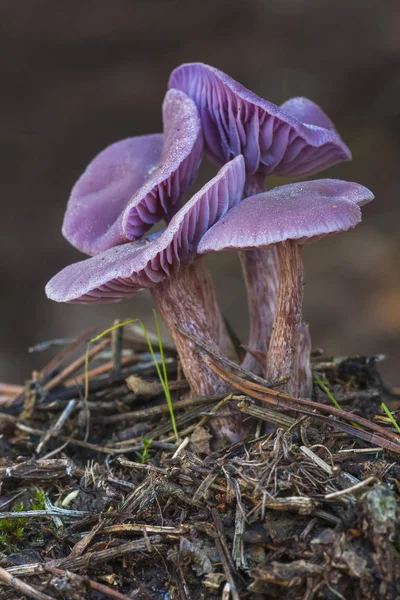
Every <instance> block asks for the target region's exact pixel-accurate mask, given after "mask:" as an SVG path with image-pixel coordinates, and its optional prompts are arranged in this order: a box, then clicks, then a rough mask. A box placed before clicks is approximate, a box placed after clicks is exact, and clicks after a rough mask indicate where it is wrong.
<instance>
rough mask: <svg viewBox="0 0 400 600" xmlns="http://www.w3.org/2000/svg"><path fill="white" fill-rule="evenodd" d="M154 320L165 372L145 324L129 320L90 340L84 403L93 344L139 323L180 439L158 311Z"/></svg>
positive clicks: (175, 432)
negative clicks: (114, 332)
mask: <svg viewBox="0 0 400 600" xmlns="http://www.w3.org/2000/svg"><path fill="white" fill-rule="evenodd" d="M154 320H155V323H156V329H157V337H158V344H159V351H160V357H161V364H162V367H163V371H162V372H161V369H160V365H159V364H158V361H157V359H156V355H155V353H154V349H153V345H152V343H151V341H150V338H149V335H148V333H147V330H146V327H145V326H144V324H143V322H142V321H141V320H140V319H129V320H128V321H123V322H122V323H116V324H115V325H113V326H112V327H108V328H107V329H105V330H104V331H102V332H101V333H99V334H98V335H96V336H95V337H94V338H92V339H91V340H89V341H88V343H87V346H86V355H85V395H84V403H87V400H88V396H89V350H90V346H91V344H94V343H95V342H98V341H99V340H101V338H103V337H104V336H106V335H107V334H109V333H111V332H112V331H114V330H115V329H118V328H119V327H124V326H125V325H131V324H132V323H139V325H140V327H141V329H142V332H143V335H144V338H145V340H146V342H147V345H148V348H149V352H150V355H151V358H152V360H153V362H154V366H155V368H156V371H157V376H158V378H159V380H160V383H161V385H162V388H163V391H164V394H165V398H166V400H167V404H168V408H169V413H170V416H171V424H172V429H173V432H174V435H175V437H176V439H179V434H178V430H177V427H176V421H175V416H174V407H173V403H172V398H171V392H170V389H169V385H168V374H167V366H166V364H165V357H164V349H163V345H162V340H161V333H160V327H159V323H158V318H157V313H156V311H154Z"/></svg>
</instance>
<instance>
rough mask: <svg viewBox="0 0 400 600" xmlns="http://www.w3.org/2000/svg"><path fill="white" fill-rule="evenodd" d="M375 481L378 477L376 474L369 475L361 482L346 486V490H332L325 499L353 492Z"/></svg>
mask: <svg viewBox="0 0 400 600" xmlns="http://www.w3.org/2000/svg"><path fill="white" fill-rule="evenodd" d="M374 481H376V477H374V476H371V477H367V479H364V481H360V482H359V483H356V484H354V485H352V486H350V487H348V488H346V489H345V490H339V491H338V492H332V493H331V494H326V495H325V499H326V500H329V499H330V498H337V496H343V494H351V493H352V492H354V491H356V490H359V489H361V488H363V487H365V486H366V485H369V484H370V483H373V482H374Z"/></svg>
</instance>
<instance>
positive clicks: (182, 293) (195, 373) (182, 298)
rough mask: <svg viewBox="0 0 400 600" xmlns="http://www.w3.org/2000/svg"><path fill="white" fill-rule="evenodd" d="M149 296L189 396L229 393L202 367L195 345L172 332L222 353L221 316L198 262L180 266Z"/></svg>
mask: <svg viewBox="0 0 400 600" xmlns="http://www.w3.org/2000/svg"><path fill="white" fill-rule="evenodd" d="M150 292H151V295H152V298H153V300H154V303H155V304H156V306H157V308H158V310H159V311H160V313H161V316H162V318H163V320H164V323H165V325H166V327H167V328H168V330H169V332H170V334H171V336H172V338H173V340H174V343H175V346H176V349H177V351H178V354H179V357H180V360H181V364H182V369H183V371H184V373H185V376H186V379H187V381H188V383H189V384H190V388H191V390H192V394H193V395H196V396H199V395H204V396H213V395H217V394H224V393H225V392H229V387H228V385H227V384H226V383H224V382H223V381H222V380H221V379H219V378H218V377H217V376H216V375H214V374H213V373H212V372H211V371H210V370H209V369H208V368H207V367H205V365H204V362H203V360H202V358H201V356H200V354H199V352H198V348H197V347H196V345H195V344H194V343H193V342H192V341H191V340H190V339H189V338H187V337H186V336H185V335H184V334H183V333H180V332H179V331H178V330H177V329H176V327H179V328H180V329H183V330H185V331H187V332H188V333H189V334H191V335H192V336H193V337H195V338H197V339H200V340H202V341H204V342H205V343H206V344H208V345H209V346H211V347H212V348H215V350H216V351H217V352H219V353H222V354H225V352H226V349H227V344H228V340H227V336H226V333H225V331H224V324H223V320H222V316H221V313H220V310H219V307H218V304H217V301H216V298H215V294H214V289H213V284H212V281H211V277H210V275H209V273H208V271H207V270H206V268H205V266H204V264H203V261H202V259H198V260H196V261H195V262H193V263H191V264H189V265H187V266H184V267H183V268H181V269H180V270H179V271H178V272H177V273H175V274H173V275H171V276H170V277H168V278H167V279H165V280H164V281H162V282H161V283H159V284H157V285H156V286H154V287H152V288H151V289H150Z"/></svg>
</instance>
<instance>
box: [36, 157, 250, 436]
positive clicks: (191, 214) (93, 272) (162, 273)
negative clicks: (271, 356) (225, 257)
mask: <svg viewBox="0 0 400 600" xmlns="http://www.w3.org/2000/svg"><path fill="white" fill-rule="evenodd" d="M244 180H245V172H244V161H243V157H242V156H238V157H236V158H235V159H234V160H232V161H231V162H229V163H228V164H226V165H225V166H224V167H222V169H220V171H219V172H218V174H217V175H216V176H215V177H214V178H213V179H212V180H211V181H209V182H208V183H207V184H206V185H205V186H204V187H203V188H202V189H201V190H200V191H199V192H198V193H197V194H195V196H193V197H192V198H191V199H190V200H189V201H188V202H187V203H186V204H185V205H184V206H183V207H182V208H181V209H180V210H179V211H178V212H177V213H176V214H175V215H174V216H173V217H172V219H171V220H170V222H169V224H168V225H167V227H166V228H165V229H164V230H163V231H162V232H160V233H156V234H153V235H151V236H149V237H148V238H142V239H140V240H137V241H135V242H130V243H127V244H122V245H119V246H115V247H113V248H110V249H109V250H106V251H105V252H103V253H102V254H98V255H97V256H95V257H93V258H89V259H87V260H84V261H81V262H78V263H75V264H73V265H70V266H69V267H66V268H65V269H63V270H62V271H61V272H60V273H58V274H57V275H56V276H55V277H53V279H51V281H50V282H49V283H48V284H47V286H46V294H47V296H48V297H49V298H50V299H51V300H55V301H56V302H70V303H105V302H118V301H119V300H123V299H125V298H130V297H132V296H134V295H135V294H136V293H137V292H139V291H140V290H143V289H145V288H149V289H150V293H151V295H152V298H153V300H154V303H155V304H156V306H157V308H158V310H159V312H160V313H161V315H162V317H163V320H164V322H165V324H166V326H167V328H168V330H169V331H170V333H171V336H172V338H173V340H174V342H175V345H176V348H177V350H178V353H179V356H180V359H181V363H182V368H183V371H184V373H185V376H186V378H187V380H188V382H189V384H190V388H191V391H192V393H193V394H194V395H206V396H210V395H215V394H224V393H225V392H227V391H228V390H229V388H228V386H227V385H226V384H225V383H224V382H223V381H222V380H221V379H219V378H218V377H216V376H215V375H214V374H213V373H212V372H211V371H210V370H209V369H208V368H207V367H206V366H205V365H204V363H203V361H202V359H201V357H200V356H199V354H198V352H197V349H196V347H195V345H194V344H193V343H192V342H191V341H190V340H189V339H188V338H187V337H186V336H184V335H183V334H181V333H180V332H179V331H177V329H176V327H177V326H178V327H180V328H182V329H184V330H186V331H187V332H188V333H190V334H192V335H193V336H195V337H196V338H199V339H201V340H203V341H205V342H206V343H207V344H208V345H209V346H211V347H213V348H215V349H216V351H218V352H222V353H224V352H225V350H226V348H225V340H226V336H225V333H224V325H223V320H222V316H221V314H220V311H219V308H218V305H217V302H216V299H215V295H214V290H213V285H212V281H211V278H210V276H209V274H208V272H207V270H206V268H205V267H204V265H203V261H202V259H199V257H198V253H197V247H198V243H199V241H200V240H201V238H202V237H203V235H204V234H205V233H206V232H207V231H208V229H210V227H212V226H213V225H214V224H215V223H217V222H218V221H219V219H221V218H222V217H223V216H224V215H225V214H226V213H227V212H228V211H229V210H230V209H232V207H234V206H236V205H237V204H238V203H239V202H240V200H241V198H242V194H243V186H244ZM196 259H197V260H196ZM219 425H220V426H221V421H219ZM225 425H226V431H225V432H219V433H220V437H225V438H226V439H230V441H233V440H235V439H237V437H238V435H239V433H238V431H236V430H234V429H235V427H236V422H235V419H234V422H233V424H232V423H230V422H229V419H228V420H227V421H226V423H225ZM231 425H232V431H230V430H229V427H231Z"/></svg>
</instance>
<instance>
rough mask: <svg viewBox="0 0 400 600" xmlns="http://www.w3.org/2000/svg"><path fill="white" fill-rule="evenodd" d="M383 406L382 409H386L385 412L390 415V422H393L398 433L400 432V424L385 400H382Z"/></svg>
mask: <svg viewBox="0 0 400 600" xmlns="http://www.w3.org/2000/svg"><path fill="white" fill-rule="evenodd" d="M381 408H382V410H384V411H385V413H386V414H387V416H388V417H389V419H390V422H391V423H392V425H393V427H394V428H395V429H396V431H397V433H400V426H399V424H398V423H397V421H396V419H395V418H394V416H393V414H392V412H391V411H390V409H389V408H388V407H387V406H386V404H385V403H384V402H382V404H381Z"/></svg>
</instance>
